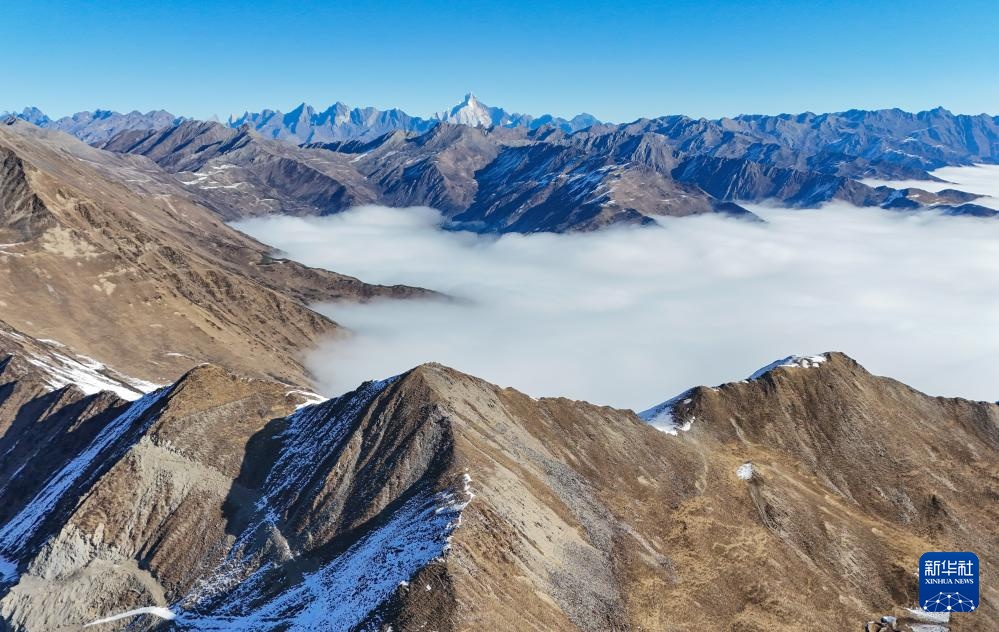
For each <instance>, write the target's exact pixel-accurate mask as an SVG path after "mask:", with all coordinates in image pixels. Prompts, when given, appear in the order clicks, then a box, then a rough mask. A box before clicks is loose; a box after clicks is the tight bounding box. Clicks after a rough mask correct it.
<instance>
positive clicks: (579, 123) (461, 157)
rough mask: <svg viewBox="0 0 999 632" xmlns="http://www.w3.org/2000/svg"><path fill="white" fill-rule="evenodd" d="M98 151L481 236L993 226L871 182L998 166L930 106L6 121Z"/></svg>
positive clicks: (966, 210) (329, 206) (235, 205)
mask: <svg viewBox="0 0 999 632" xmlns="http://www.w3.org/2000/svg"><path fill="white" fill-rule="evenodd" d="M9 116H13V118H19V119H23V120H26V121H29V122H31V123H33V124H35V125H39V126H41V127H47V128H52V129H58V130H60V131H65V132H68V133H70V134H73V135H75V136H77V137H78V138H80V139H82V140H84V141H86V142H88V143H90V144H91V145H94V146H96V147H100V148H103V149H108V150H111V151H115V152H119V153H132V154H141V155H144V156H147V157H149V158H151V159H152V160H154V161H156V162H157V163H158V164H159V165H160V166H161V167H163V168H165V169H166V170H168V171H171V172H173V173H175V174H176V175H177V177H178V178H179V179H180V180H181V181H182V182H183V183H184V185H185V186H186V187H188V188H189V189H190V190H191V191H192V192H194V193H195V195H197V196H198V197H199V198H200V199H201V200H202V202H204V203H205V204H207V205H209V206H211V207H212V208H214V209H215V210H216V211H217V212H219V213H220V214H221V215H223V216H224V217H226V218H230V219H233V218H237V217H243V216H252V215H261V214H270V213H288V214H296V215H325V214H330V213H336V212H339V211H342V210H345V209H347V208H350V207H351V206H355V205H358V204H369V203H377V204H387V205H394V206H406V205H428V206H433V207H435V208H438V209H440V210H441V211H442V212H443V213H444V215H445V217H446V219H447V221H448V222H449V225H450V226H452V227H457V228H463V229H470V230H476V231H483V232H525V233H526V232H535V231H556V232H560V231H569V230H592V229H595V228H599V227H601V226H606V225H610V224H620V223H631V224H648V223H653V222H654V218H655V217H657V216H684V215H694V214H701V213H725V214H732V215H739V216H743V217H751V216H752V214H751V213H749V212H748V211H746V210H745V209H744V208H742V207H740V206H739V202H742V201H749V202H758V201H763V200H773V201H776V202H778V203H781V204H785V205H788V206H792V207H814V206H818V205H820V204H823V203H826V202H829V201H833V200H842V201H846V202H850V203H852V204H857V205H863V206H883V207H885V208H892V209H899V210H913V209H922V208H936V209H938V210H941V211H943V212H946V213H951V214H969V215H980V216H993V215H996V214H997V212H996V211H995V210H994V209H991V208H988V207H986V206H982V205H979V204H975V203H974V200H975V199H976V198H977V197H979V196H976V195H974V194H971V193H967V192H963V191H959V190H955V189H949V190H944V191H940V192H937V193H930V192H928V191H924V190H921V189H917V188H913V189H905V190H896V189H893V188H890V187H885V186H881V187H871V186H868V185H865V184H863V183H861V182H860V181H859V179H861V178H881V179H903V178H904V179H923V180H930V179H931V178H932V176H930V174H929V172H930V171H932V170H934V169H938V168H940V167H944V166H951V165H970V164H975V163H992V164H995V163H997V162H999V117H994V116H988V115H984V114H983V115H976V116H969V115H956V114H953V113H951V112H949V111H947V110H945V109H943V108H937V109H934V110H929V111H926V112H919V113H909V112H905V111H903V110H899V109H891V110H876V111H866V110H850V111H847V112H839V113H830V114H812V113H804V114H798V115H787V114H782V115H778V116H762V115H747V116H738V117H735V118H722V119H717V120H708V119H694V118H690V117H687V116H664V117H660V118H655V119H640V120H638V121H634V122H632V123H626V124H610V123H601V122H599V121H597V120H596V119H595V118H593V117H592V116H589V115H585V114H581V115H579V116H576V117H574V118H572V119H569V120H567V119H561V118H556V117H552V116H542V117H537V118H535V117H532V116H528V115H522V114H511V113H508V112H507V111H505V110H503V109H502V108H496V107H490V106H487V105H485V104H483V103H481V102H480V101H479V100H478V99H476V98H475V97H474V96H473V95H471V94H469V95H466V97H465V99H464V100H463V101H462V102H461V103H459V104H458V105H456V106H454V107H452V108H450V109H448V110H445V111H443V112H441V113H439V114H437V115H436V116H435V117H433V118H429V119H423V118H419V117H413V116H410V115H408V114H406V113H405V112H403V111H401V110H397V109H392V110H377V109H375V108H354V109H350V108H348V107H347V106H345V105H343V104H340V103H338V104H335V105H334V106H332V107H330V108H328V109H326V110H324V111H322V112H317V111H316V110H314V109H313V108H311V107H309V106H307V105H304V104H303V105H301V106H299V107H298V108H295V109H294V110H292V111H291V112H288V113H287V114H285V113H282V112H280V111H275V110H264V111H262V112H258V113H244V114H243V115H242V116H240V117H238V118H230V119H229V120H228V121H227V122H226V123H221V122H217V121H198V120H192V119H183V118H180V117H175V116H173V115H172V114H169V113H167V112H162V111H157V112H150V113H147V114H140V113H138V112H133V113H129V114H118V113H114V112H108V111H103V110H99V111H97V112H94V113H88V112H83V113H79V114H76V115H73V116H72V117H66V118H63V119H58V120H52V119H50V118H48V117H47V116H45V115H44V114H43V113H41V112H40V111H38V110H36V109H32V108H28V109H26V110H24V111H23V112H22V113H20V114H17V115H9Z"/></svg>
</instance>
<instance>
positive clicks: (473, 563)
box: [0, 354, 999, 631]
mask: <svg viewBox="0 0 999 632" xmlns="http://www.w3.org/2000/svg"><path fill="white" fill-rule="evenodd" d="M784 364H786V365H787V366H775V367H771V368H769V369H768V370H766V371H764V372H761V373H760V374H758V375H756V376H754V377H753V378H752V379H750V380H748V381H744V382H740V383H734V384H728V385H724V386H721V387H719V388H717V389H711V388H704V387H701V388H697V389H693V390H692V391H689V392H688V393H685V394H684V395H682V396H681V397H680V398H677V399H675V400H671V401H670V402H669V403H667V404H666V405H664V406H662V407H659V408H657V409H654V410H653V411H651V412H650V413H649V414H648V415H647V416H648V417H649V420H650V422H651V423H652V424H656V425H658V426H659V427H661V428H663V429H664V430H666V431H662V430H658V429H656V427H654V426H653V425H650V423H646V422H645V421H643V420H642V419H640V418H639V417H637V416H636V415H635V414H634V413H632V412H630V411H620V410H614V409H611V408H606V407H599V406H593V405H590V404H587V403H584V402H576V401H570V400H565V399H541V400H536V399H532V398H530V397H527V396H525V395H522V394H520V393H518V392H516V391H513V390H511V389H503V388H499V387H496V386H493V385H491V384H488V383H486V382H483V381H482V380H479V379H476V378H473V377H470V376H467V375H464V374H461V373H459V372H457V371H454V370H451V369H448V368H446V367H442V366H439V365H424V366H421V367H418V368H417V369H414V370H412V371H410V372H408V373H406V374H404V375H402V376H399V377H397V378H393V379H390V380H385V381H382V382H372V383H367V384H365V385H363V386H362V387H361V388H360V389H358V390H357V391H355V392H353V393H350V394H348V395H345V396H343V397H341V398H338V399H335V400H330V401H328V402H325V403H322V404H318V405H314V406H309V407H305V408H302V409H300V410H298V411H297V412H295V413H293V414H291V415H289V416H286V415H288V413H290V412H291V411H292V408H293V407H294V405H295V404H296V402H297V401H298V400H297V399H296V398H295V395H294V394H293V393H292V394H289V393H288V392H287V391H286V390H285V389H284V388H283V387H280V386H278V385H275V384H270V383H266V382H259V381H252V380H246V379H242V378H238V377H235V376H233V375H231V374H229V373H227V372H225V371H222V370H220V369H217V368H214V367H207V366H206V367H201V368H198V369H195V370H194V371H192V372H191V373H189V374H187V375H186V376H185V377H184V378H183V379H181V380H180V381H179V382H177V383H176V384H175V385H173V386H171V387H169V388H168V389H165V390H163V391H160V392H158V393H156V394H153V395H149V396H147V397H146V398H143V399H142V400H139V401H137V402H135V403H133V404H132V405H131V407H130V408H128V409H127V410H125V412H123V413H121V414H120V415H119V416H118V417H116V418H115V419H113V420H112V421H110V422H106V423H105V424H104V426H103V428H102V430H101V431H100V432H99V433H98V434H97V435H96V438H95V439H94V440H93V443H92V444H91V445H90V447H88V448H86V449H83V450H82V451H81V452H80V453H79V456H78V457H77V458H76V460H75V461H74V463H73V465H72V467H67V468H64V469H63V470H60V473H58V474H56V475H54V476H53V477H52V478H51V479H49V480H50V481H55V483H51V482H50V483H47V484H46V488H45V489H43V490H42V491H40V492H38V493H36V494H35V495H33V496H32V495H30V494H25V493H22V494H21V495H20V496H18V497H17V499H16V501H15V502H14V505H13V506H12V508H11V510H10V514H13V513H14V512H16V515H14V517H13V518H12V519H10V520H9V521H8V522H7V523H6V524H5V525H3V526H2V527H0V555H2V556H3V557H4V558H5V559H6V561H7V562H8V564H7V568H8V577H9V578H8V581H7V584H8V585H9V588H8V589H6V591H7V594H6V596H4V597H3V598H2V599H0V613H2V616H3V617H4V618H5V620H6V621H7V622H8V624H9V625H11V626H12V627H13V628H14V629H17V630H20V629H29V630H33V629H76V628H75V627H74V626H79V625H80V624H82V623H85V622H87V621H91V620H94V619H97V618H99V617H104V616H108V615H113V614H116V613H119V612H122V611H125V610H128V609H130V608H140V607H150V606H157V607H160V608H164V609H162V610H159V611H158V614H159V615H160V616H167V617H172V618H173V619H172V622H169V623H167V622H165V621H164V620H162V619H160V618H158V617H157V616H153V615H149V614H138V615H135V616H132V617H129V618H127V619H122V620H118V621H112V622H109V623H106V624H101V626H104V627H97V628H95V629H118V627H120V626H123V625H126V624H129V623H130V624H131V625H132V629H146V628H147V627H156V626H157V625H164V626H166V627H167V628H170V629H191V630H221V629H241V630H271V629H307V628H308V629H331V630H348V629H370V630H376V629H382V630H387V629H389V627H391V628H392V629H395V630H414V629H437V630H481V629H498V630H557V629H565V630H579V629H582V630H607V629H623V630H704V629H734V630H760V631H763V630H799V629H803V628H804V629H821V630H852V629H858V630H859V629H861V627H862V626H863V625H864V623H865V622H866V621H868V620H870V619H877V618H878V617H879V616H881V615H885V614H898V615H904V614H906V613H907V611H906V610H905V609H906V608H908V607H914V606H915V600H916V595H915V586H916V579H915V570H916V564H917V561H918V557H919V555H920V554H921V553H922V552H924V551H927V550H972V551H975V552H977V553H978V555H979V557H980V558H981V559H982V560H983V562H984V564H983V569H985V568H987V567H986V564H987V563H988V562H987V561H988V560H994V559H995V557H996V551H995V537H994V525H995V524H996V520H997V518H999V516H997V509H996V504H995V503H994V502H992V501H993V500H994V498H995V496H996V493H997V485H996V480H997V474H999V472H997V469H999V468H997V463H996V459H995V457H994V454H995V449H996V447H997V443H999V406H996V405H994V404H988V403H976V402H968V401H964V400H955V399H941V398H932V397H928V396H926V395H923V394H921V393H918V392H916V391H913V390H912V389H909V388H908V387H905V386H904V385H902V384H899V383H897V382H895V381H893V380H890V379H885V378H878V377H874V376H872V375H870V374H869V373H867V372H866V371H865V370H864V369H863V368H861V367H860V366H858V365H857V364H856V363H854V362H853V361H852V360H850V359H849V358H847V357H846V356H842V355H840V354H828V355H826V356H820V357H818V358H815V359H812V360H809V361H807V362H799V361H789V362H786V363H784ZM683 428H687V429H686V430H683ZM672 433H676V434H672ZM67 441H69V439H67ZM70 443H71V444H72V445H76V443H74V442H71V441H70ZM95 445H96V446H97V447H96V448H95V447H94V446H95ZM77 449H79V448H77ZM68 478H72V480H71V481H69V482H65V481H67V480H68ZM17 480H18V479H17V478H16V477H15V478H14V479H13V481H14V482H15V484H16V482H17ZM60 481H63V482H64V483H65V484H63V483H60ZM8 482H10V479H0V485H5V484H7V483H8ZM36 516H42V517H41V518H38V519H37V520H36V519H35V517H36ZM25 525H26V526H25ZM988 572H989V571H987V570H985V573H986V576H984V577H983V582H982V585H983V595H982V598H983V605H982V608H981V610H982V612H980V613H974V614H972V615H965V616H963V617H962V618H960V619H958V618H957V617H955V619H956V620H955V621H954V622H953V627H952V629H953V630H973V629H988V626H989V624H990V623H989V622H990V619H989V618H988V615H990V614H991V612H992V611H993V610H994V608H995V607H996V605H997V603H999V592H997V591H996V590H995V588H994V586H992V582H990V581H989V578H988V575H987V574H988ZM167 608H168V609H167ZM116 626H117V627H116Z"/></svg>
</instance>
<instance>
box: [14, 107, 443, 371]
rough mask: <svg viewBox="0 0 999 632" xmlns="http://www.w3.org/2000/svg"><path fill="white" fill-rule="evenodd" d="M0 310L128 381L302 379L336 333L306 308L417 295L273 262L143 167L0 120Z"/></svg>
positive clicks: (143, 162) (169, 180)
mask: <svg viewBox="0 0 999 632" xmlns="http://www.w3.org/2000/svg"><path fill="white" fill-rule="evenodd" d="M0 169H2V170H0V309H2V312H0V313H2V317H3V319H4V320H6V321H7V322H8V323H9V324H11V325H13V326H15V327H17V328H18V329H20V330H22V331H24V332H26V333H29V334H31V335H34V336H37V337H45V338H52V339H55V340H58V341H60V342H61V343H63V344H67V345H69V346H70V347H72V348H74V349H76V350H78V351H80V352H82V353H85V354H87V355H88V356H93V357H95V358H98V359H100V360H101V361H103V362H106V363H109V364H111V365H113V366H115V367H116V368H118V369H120V370H122V371H124V372H126V373H128V374H130V375H133V376H136V377H141V378H144V379H147V380H152V381H157V382H165V381H169V380H170V379H172V378H173V376H175V375H176V374H177V373H178V372H179V371H182V370H184V369H186V368H189V367H191V366H192V365H194V364H196V363H198V362H201V361H212V362H218V363H221V364H224V365H226V366H230V367H233V368H236V369H237V370H240V371H243V372H246V373H248V374H253V375H268V376H271V377H274V378H278V379H281V380H288V381H292V382H295V383H299V384H307V383H308V376H307V375H306V372H305V370H304V369H303V367H302V366H301V364H300V363H299V360H298V355H299V352H300V351H302V350H303V349H306V348H308V347H310V346H311V345H312V344H313V343H314V342H315V341H316V340H317V339H318V338H319V337H321V336H323V335H327V334H330V333H333V332H335V331H337V326H336V325H335V324H334V323H333V322H331V321H330V320H328V319H326V318H325V317H323V316H321V315H319V314H317V313H315V312H313V311H311V310H310V309H308V308H307V307H306V305H305V302H307V301H317V300H331V299H354V300H365V299H367V298H370V297H374V296H397V297H404V296H411V295H417V294H425V292H423V291H422V290H416V289H413V288H406V287H391V288H390V287H380V286H372V285H367V284H364V283H362V282H360V281H358V280H357V279H353V278H350V277H345V276H342V275H338V274H334V273H330V272H326V271H323V270H316V269H310V268H306V267H304V266H301V265H299V264H297V263H294V262H290V261H287V260H284V259H278V258H275V257H273V256H272V255H271V254H270V253H269V250H268V248H267V247H265V246H264V245H262V244H260V243H259V242H256V241H254V240H253V239H251V238H249V237H247V236H246V235H243V234H242V233H239V232H237V231H235V230H233V229H231V228H229V227H227V226H226V225H225V224H224V223H223V222H222V221H221V219H220V218H219V216H218V215H217V214H216V213H215V212H213V211H212V210H211V209H209V208H207V207H205V206H203V205H201V204H198V203H197V202H195V201H193V200H192V199H191V197H190V195H189V193H188V192H187V191H186V190H185V189H184V187H183V185H180V184H179V183H178V182H177V181H176V179H175V178H174V177H173V176H171V175H169V174H167V173H165V172H163V171H162V170H161V169H159V168H158V167H157V166H156V165H155V164H153V163H152V162H150V161H149V160H147V159H145V158H142V157H138V156H127V155H119V154H114V153H111V152H105V151H101V150H98V149H94V148H92V147H89V146H88V145H85V144H84V143H82V142H79V141H77V140H75V139H72V138H71V137H69V136H67V135H64V134H61V133H57V132H50V131H45V130H40V129H39V128H36V127H34V126H32V125H30V124H28V123H24V122H15V123H14V124H12V125H0Z"/></svg>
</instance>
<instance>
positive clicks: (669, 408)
mask: <svg viewBox="0 0 999 632" xmlns="http://www.w3.org/2000/svg"><path fill="white" fill-rule="evenodd" d="M693 390H694V389H689V390H686V391H684V392H682V393H680V394H679V395H677V396H676V397H673V398H672V399H667V400H666V401H665V402H663V403H661V404H658V405H656V406H653V407H652V408H650V409H648V410H645V411H642V412H640V413H638V417H639V418H640V419H642V420H643V421H645V422H646V423H647V424H649V425H650V426H652V427H653V428H655V429H656V430H661V431H662V432H665V433H666V434H671V435H673V436H677V435H678V434H679V433H680V431H681V430H682V431H684V432H686V431H688V430H690V427H691V426H692V425H693V423H694V421H696V418H695V417H689V418H687V419H684V420H677V419H676V418H675V417H674V415H673V410H674V408H675V407H676V406H677V405H678V404H681V403H682V404H689V403H690V402H691V401H692V400H691V398H690V394H691V393H692V392H693Z"/></svg>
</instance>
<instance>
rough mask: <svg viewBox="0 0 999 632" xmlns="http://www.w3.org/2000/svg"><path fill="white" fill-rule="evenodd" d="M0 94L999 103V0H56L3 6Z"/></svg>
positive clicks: (656, 107)
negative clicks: (445, 0)
mask: <svg viewBox="0 0 999 632" xmlns="http://www.w3.org/2000/svg"><path fill="white" fill-rule="evenodd" d="M0 34H2V39H3V42H4V44H5V46H4V48H5V50H6V51H7V54H6V55H5V59H4V62H3V64H2V65H0V110H4V109H20V108H22V107H24V106H25V105H36V106H38V107H40V108H42V109H43V110H45V111H46V112H48V113H49V114H51V115H64V114H68V113H71V112H75V111H78V110H83V109H94V108H97V107H101V108H109V109H116V110H131V109H139V110H143V111H145V110H149V109H154V108H164V109H167V110H170V111H172V112H174V113H176V114H182V115H188V116H196V117H207V116H211V115H213V114H218V115H220V116H222V117H223V118H224V117H225V116H227V115H228V114H230V113H238V112H241V111H242V110H244V109H249V110H251V111H252V110H259V109H261V108H264V107H271V108H277V109H284V110H287V109H290V108H291V107H293V106H295V105H297V104H298V103H299V102H301V101H305V102H308V103H311V104H313V105H315V106H317V107H325V106H327V105H329V104H330V103H332V102H334V101H337V100H339V101H343V102H345V103H347V104H350V105H373V106H376V107H381V108H385V107H392V106H396V107H401V108H402V109H404V110H406V111H408V112H410V113H411V114H417V115H428V114H430V113H432V112H434V111H437V110H441V109H444V108H445V107H447V106H449V105H452V104H453V103H455V102H457V101H458V100H459V99H460V98H461V96H462V95H463V94H464V93H465V92H467V91H469V90H471V91H473V92H475V93H476V95H477V96H478V97H479V98H480V99H481V100H482V101H484V102H486V103H489V104H491V105H501V106H503V107H505V108H507V109H509V110H515V111H520V112H528V113H532V114H542V113H546V112H548V113H553V114H557V115H563V116H569V115H572V114H575V113H577V112H580V111H587V112H590V113H592V114H595V115H597V116H598V117H600V118H603V119H605V120H612V121H626V120H632V119H635V118H638V117H640V116H652V115H659V114H671V113H683V114H690V115H695V116H708V117H717V116H723V115H734V114H739V113H779V112H800V111H804V110H811V111H830V110H843V109H849V108H851V107H860V108H878V107H894V106H897V107H902V108H905V109H910V110H912V109H928V108H931V107H935V106H937V105H943V106H945V107H947V108H949V109H951V110H953V111H955V112H962V113H979V112H983V111H985V112H989V113H991V114H999V8H997V5H996V2H995V0H991V1H986V2H978V1H960V0H958V1H955V2H950V3H939V2H923V1H921V0H913V1H909V2H895V1H878V0H873V1H872V0H868V1H866V2H856V1H838V2H828V1H822V0H812V1H809V2H780V1H777V0H769V1H760V2H750V1H742V2H733V1H725V0H714V1H711V0H708V1H701V2H645V1H642V0H632V1H630V2H593V1H586V0H577V2H572V3H570V2H562V3H551V2H523V1H521V0H507V1H506V2H495V1H494V2H478V1H476V0H464V1H462V2H453V3H443V2H437V3H428V2H383V1H380V0H371V1H366V2H310V1H304V0H303V1H298V2H287V3H285V2H274V1H258V2H253V1H246V2H238V3H237V2H210V1H203V2H156V3H154V2H141V3H140V2H124V1H115V0H108V1H106V2H103V3H84V2H51V1H45V0H36V1H33V2H26V3H16V4H12V5H10V6H6V7H4V19H3V21H2V23H0Z"/></svg>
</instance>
